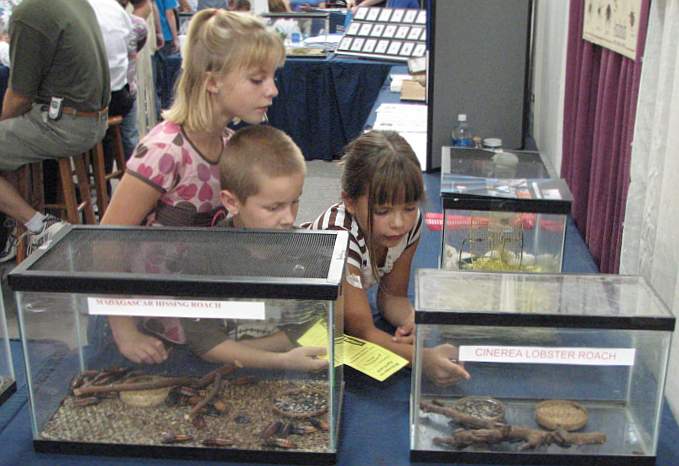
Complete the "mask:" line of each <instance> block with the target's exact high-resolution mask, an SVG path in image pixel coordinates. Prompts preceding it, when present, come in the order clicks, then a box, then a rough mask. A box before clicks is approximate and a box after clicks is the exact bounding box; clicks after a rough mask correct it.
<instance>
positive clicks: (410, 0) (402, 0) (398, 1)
mask: <svg viewBox="0 0 679 466" xmlns="http://www.w3.org/2000/svg"><path fill="white" fill-rule="evenodd" d="M387 8H420V2H419V1H418V0H387Z"/></svg>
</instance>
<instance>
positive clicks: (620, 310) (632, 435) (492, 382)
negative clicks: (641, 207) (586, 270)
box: [410, 269, 675, 465]
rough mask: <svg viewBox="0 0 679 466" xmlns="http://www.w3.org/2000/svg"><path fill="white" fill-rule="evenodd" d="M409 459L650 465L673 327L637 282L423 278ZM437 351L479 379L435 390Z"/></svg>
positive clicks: (511, 276)
mask: <svg viewBox="0 0 679 466" xmlns="http://www.w3.org/2000/svg"><path fill="white" fill-rule="evenodd" d="M415 307H416V311H415V321H416V323H417V327H416V337H415V338H416V347H415V348H416V349H415V352H416V353H415V357H416V359H415V370H414V371H413V379H412V380H413V382H412V395H411V411H410V427H411V431H410V432H411V448H410V451H411V458H412V459H413V460H421V461H436V462H465V463H484V464H485V463H500V464H509V463H521V464H529V463H530V464H534V463H538V462H539V463H547V464H555V463H569V464H597V465H603V464H610V465H620V464H630V465H632V464H634V465H637V464H644V465H646V464H654V463H655V456H656V450H657V445H658V432H659V428H660V413H661V409H662V403H663V391H664V386H665V376H666V372H667V363H668V354H669V348H670V343H671V338H672V331H673V329H674V320H675V319H674V317H673V316H672V314H671V312H670V311H669V310H668V309H667V307H666V306H665V305H664V304H663V302H662V301H661V300H660V299H659V298H658V296H657V295H656V293H655V292H654V291H653V290H652V289H651V287H649V285H648V284H647V283H646V282H645V281H644V280H643V279H642V278H640V277H634V276H620V275H599V274H590V275H575V274H573V275H570V274H566V275H557V274H528V273H467V272H449V271H443V270H425V269H422V270H419V271H418V274H417V283H416V305H415ZM439 348H446V349H449V350H451V351H450V353H447V354H451V355H453V356H451V357H450V359H453V360H455V361H456V362H458V363H459V364H463V365H464V368H465V370H466V371H467V372H468V373H469V375H470V376H471V378H470V379H469V380H461V381H459V382H457V383H456V384H452V385H447V386H439V385H436V384H434V383H433V382H432V381H430V380H429V378H428V376H427V374H426V373H425V372H426V371H425V370H423V369H422V367H423V358H425V357H427V354H429V353H431V352H434V351H438V350H439Z"/></svg>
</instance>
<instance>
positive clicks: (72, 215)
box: [16, 153, 96, 264]
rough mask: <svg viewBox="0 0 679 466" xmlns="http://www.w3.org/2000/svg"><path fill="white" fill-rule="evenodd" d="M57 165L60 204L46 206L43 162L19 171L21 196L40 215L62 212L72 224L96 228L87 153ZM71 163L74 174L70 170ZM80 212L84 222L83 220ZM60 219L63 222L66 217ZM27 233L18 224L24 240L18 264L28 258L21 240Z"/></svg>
mask: <svg viewBox="0 0 679 466" xmlns="http://www.w3.org/2000/svg"><path fill="white" fill-rule="evenodd" d="M58 163H59V184H60V185H61V190H60V191H59V197H60V199H61V200H60V202H58V203H56V204H45V193H44V188H43V174H42V162H36V163H32V164H29V165H25V166H23V167H21V168H20V169H19V175H18V188H19V193H20V194H21V196H22V197H23V198H24V199H25V200H26V201H27V202H28V203H29V204H30V205H31V206H32V207H33V208H34V209H35V210H37V211H38V212H44V211H45V209H55V210H60V211H62V212H63V213H64V214H65V218H66V220H67V221H68V222H69V223H72V224H78V223H85V224H91V225H93V224H95V223H96V219H95V217H94V206H93V203H92V194H91V187H90V180H89V174H88V172H87V165H88V160H87V153H84V154H78V155H75V156H73V157H67V158H62V159H59V160H58ZM71 163H72V164H73V167H75V170H74V169H73V168H72V167H71ZM74 175H75V177H76V180H77V181H76V182H77V186H78V188H79V191H80V199H81V202H80V203H78V197H77V193H76V184H75V182H74V180H73V176H74ZM81 212H82V216H83V221H81V219H80V213H81ZM61 217H62V218H64V215H62V216H61ZM25 231H26V227H25V226H24V225H23V224H21V223H19V222H17V237H19V238H21V240H20V241H19V243H18V244H17V258H16V261H17V264H18V263H20V262H21V261H23V260H24V259H25V258H26V239H25V237H22V236H23V233H24V232H25Z"/></svg>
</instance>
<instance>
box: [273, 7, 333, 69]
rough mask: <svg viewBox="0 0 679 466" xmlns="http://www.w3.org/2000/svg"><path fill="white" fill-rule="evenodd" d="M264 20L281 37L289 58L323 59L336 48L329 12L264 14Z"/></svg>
mask: <svg viewBox="0 0 679 466" xmlns="http://www.w3.org/2000/svg"><path fill="white" fill-rule="evenodd" d="M262 18H264V21H266V23H267V24H268V25H269V26H271V27H272V28H273V30H274V31H276V33H278V35H279V36H280V37H281V39H282V40H283V43H284V44H285V48H286V55H287V56H289V57H295V56H296V57H309V58H318V57H321V58H322V57H325V56H326V52H327V51H328V50H334V48H335V45H334V43H333V42H332V41H331V40H330V14H329V13H327V12H322V11H314V12H289V13H263V14H262Z"/></svg>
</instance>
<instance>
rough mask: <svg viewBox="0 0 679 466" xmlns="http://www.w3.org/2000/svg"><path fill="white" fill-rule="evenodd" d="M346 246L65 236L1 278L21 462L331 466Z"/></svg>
mask: <svg viewBox="0 0 679 466" xmlns="http://www.w3.org/2000/svg"><path fill="white" fill-rule="evenodd" d="M347 241H348V239H347V234H346V232H317V231H314V232H312V231H268V230H261V231H260V230H248V231H246V230H229V229H199V228H182V229H169V228H138V227H134V228H120V227H80V226H77V227H70V226H69V227H66V228H65V229H64V230H63V231H60V232H59V234H58V236H56V237H55V239H54V241H53V242H52V244H50V246H49V247H48V248H47V249H45V250H43V251H40V252H39V254H35V255H33V256H31V257H30V258H29V259H28V260H26V261H24V262H23V263H22V264H21V265H20V266H19V267H17V268H16V269H15V270H14V271H13V272H12V273H10V275H9V284H10V286H11V287H12V289H13V290H14V291H15V295H16V299H17V308H18V312H19V321H20V328H21V336H22V343H23V348H24V354H25V355H26V369H27V374H28V377H27V379H28V387H29V392H30V401H31V423H32V428H33V439H34V447H35V449H36V450H38V451H51V452H65V453H80V452H84V453H88V454H91V453H92V452H97V453H101V454H113V455H133V456H154V457H156V456H165V457H184V458H186V457H188V458H191V459H197V458H223V459H231V460H243V461H273V460H275V461H278V462H310V463H319V462H321V463H328V462H333V461H334V460H335V456H336V451H337V442H338V432H339V419H340V407H341V401H342V393H343V373H342V366H341V365H340V364H339V361H341V358H340V357H339V355H338V354H337V351H339V348H338V350H337V351H336V349H335V345H334V343H333V342H334V341H335V337H337V336H340V335H342V333H343V325H342V322H343V312H342V299H341V292H340V283H341V280H342V275H343V273H344V259H345V251H346V247H347ZM123 324H124V325H123ZM112 328H113V329H114V330H115V332H114V331H112ZM114 335H115V337H114ZM158 348H161V350H159V349H158ZM159 351H160V352H159ZM134 361H136V362H134Z"/></svg>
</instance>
